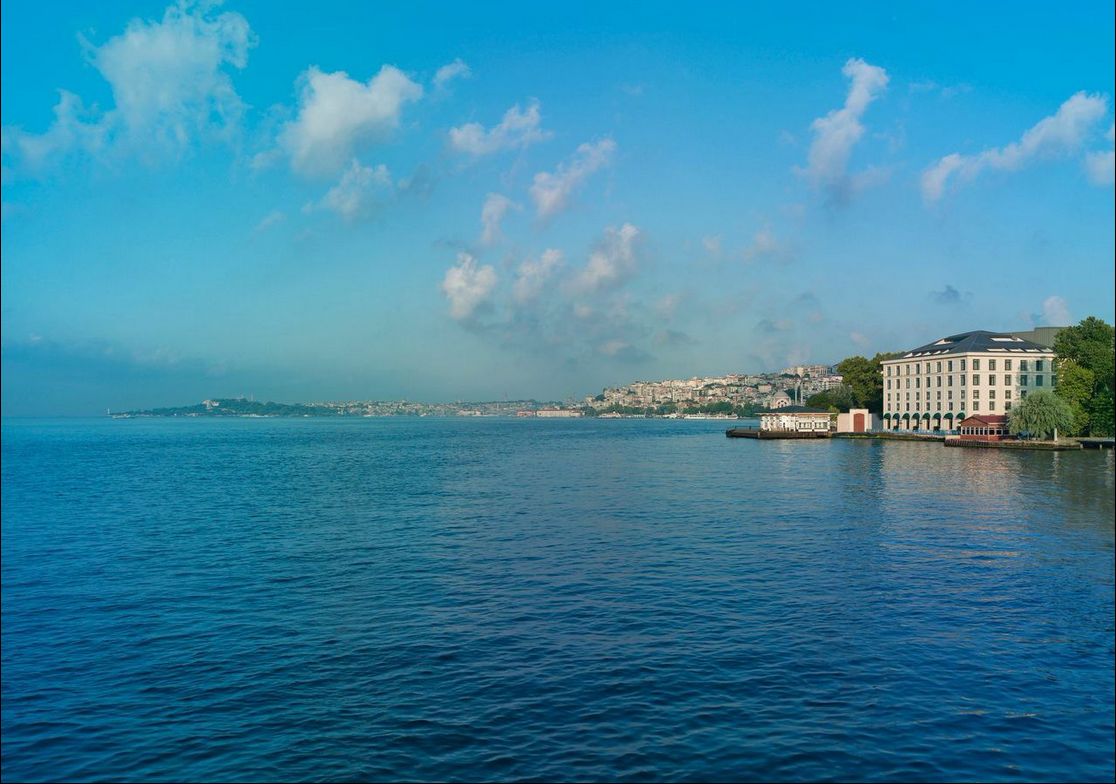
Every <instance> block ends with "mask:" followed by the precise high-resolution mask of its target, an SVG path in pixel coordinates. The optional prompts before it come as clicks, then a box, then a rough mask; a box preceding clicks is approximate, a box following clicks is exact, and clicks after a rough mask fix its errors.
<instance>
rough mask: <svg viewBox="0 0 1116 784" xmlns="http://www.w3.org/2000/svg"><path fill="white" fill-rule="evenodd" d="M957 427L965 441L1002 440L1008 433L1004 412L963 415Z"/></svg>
mask: <svg viewBox="0 0 1116 784" xmlns="http://www.w3.org/2000/svg"><path fill="white" fill-rule="evenodd" d="M957 429H958V430H960V431H961V438H962V439H964V440H966V441H1003V440H1004V438H1005V437H1006V436H1007V435H1008V425H1007V415H1006V414H974V415H973V416H970V417H965V419H964V421H962V422H961V423H960V424H959V425H958V426H957Z"/></svg>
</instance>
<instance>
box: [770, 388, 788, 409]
mask: <svg viewBox="0 0 1116 784" xmlns="http://www.w3.org/2000/svg"><path fill="white" fill-rule="evenodd" d="M790 404H791V399H790V395H788V394H787V393H786V392H784V391H783V390H781V389H780V390H779V391H778V392H776V393H775V394H774V395H772V396H771V402H770V403H768V404H767V407H768V408H786V407H787V406H789V405H790Z"/></svg>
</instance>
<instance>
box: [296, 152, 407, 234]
mask: <svg viewBox="0 0 1116 784" xmlns="http://www.w3.org/2000/svg"><path fill="white" fill-rule="evenodd" d="M391 192H392V183H391V172H390V171H388V167H387V166H385V165H383V164H382V163H381V164H380V165H378V166H362V165H361V164H360V161H358V160H357V159H356V158H354V159H353V161H352V163H350V164H349V168H348V169H346V170H345V173H344V174H342V175H341V179H340V180H338V182H337V184H336V185H334V186H333V187H332V188H330V189H329V191H328V192H327V193H326V195H325V196H323V197H322V199H321V201H319V202H318V203H317V204H316V205H311V207H310V208H311V209H320V210H332V211H333V212H336V213H337V214H338V215H340V216H341V217H342V218H344V219H345V220H347V221H354V220H356V219H358V218H361V217H367V216H368V215H369V214H370V213H371V212H372V211H373V210H374V209H375V207H376V206H377V205H378V204H379V203H380V202H382V198H380V197H382V196H385V195H390V194H391Z"/></svg>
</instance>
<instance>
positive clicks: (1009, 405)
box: [1004, 400, 1011, 411]
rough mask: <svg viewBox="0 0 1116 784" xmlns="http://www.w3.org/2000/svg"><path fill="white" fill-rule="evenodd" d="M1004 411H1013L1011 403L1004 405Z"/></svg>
mask: <svg viewBox="0 0 1116 784" xmlns="http://www.w3.org/2000/svg"><path fill="white" fill-rule="evenodd" d="M1004 411H1011V401H1010V400H1009V401H1008V402H1006V403H1004Z"/></svg>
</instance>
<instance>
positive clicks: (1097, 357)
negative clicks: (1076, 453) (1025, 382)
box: [1054, 316, 1116, 436]
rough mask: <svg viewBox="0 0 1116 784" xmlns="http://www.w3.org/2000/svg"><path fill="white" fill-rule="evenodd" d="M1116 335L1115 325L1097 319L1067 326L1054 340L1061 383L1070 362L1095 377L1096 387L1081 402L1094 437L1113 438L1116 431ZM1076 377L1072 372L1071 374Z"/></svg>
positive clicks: (1059, 381)
mask: <svg viewBox="0 0 1116 784" xmlns="http://www.w3.org/2000/svg"><path fill="white" fill-rule="evenodd" d="M1114 349H1116V332H1114V330H1113V328H1112V325H1111V324H1108V323H1106V322H1104V321H1102V320H1101V319H1099V318H1096V317H1095V316H1089V318H1087V319H1084V320H1082V321H1081V323H1080V324H1077V325H1076V326H1073V327H1067V328H1066V329H1063V330H1062V331H1061V332H1059V333H1058V337H1056V338H1055V339H1054V352H1055V353H1056V354H1057V355H1058V360H1059V363H1058V367H1059V372H1058V384H1059V386H1061V384H1062V383H1064V381H1065V378H1064V367H1065V363H1066V361H1067V360H1069V361H1072V362H1074V363H1076V364H1077V365H1079V366H1080V367H1081V368H1083V369H1085V370H1087V371H1089V372H1091V373H1092V374H1093V388H1092V390H1091V393H1090V395H1089V396H1088V398H1087V399H1085V400H1082V401H1081V405H1082V408H1083V409H1084V410H1085V411H1086V413H1087V421H1088V425H1087V430H1088V432H1089V434H1090V435H1094V436H1110V435H1112V434H1113V432H1114V431H1116V410H1114V409H1116V407H1114V405H1113V391H1114V390H1116V377H1114V376H1116V353H1114ZM1071 375H1072V371H1071Z"/></svg>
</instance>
